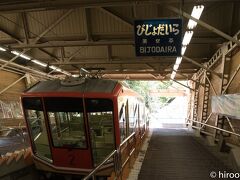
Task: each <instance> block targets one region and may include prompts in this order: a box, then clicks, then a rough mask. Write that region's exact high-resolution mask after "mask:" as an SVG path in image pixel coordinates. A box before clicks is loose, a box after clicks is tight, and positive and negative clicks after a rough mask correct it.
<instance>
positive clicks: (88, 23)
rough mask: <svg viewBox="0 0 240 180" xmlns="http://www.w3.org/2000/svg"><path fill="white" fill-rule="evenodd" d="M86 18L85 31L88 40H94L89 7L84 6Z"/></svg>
mask: <svg viewBox="0 0 240 180" xmlns="http://www.w3.org/2000/svg"><path fill="white" fill-rule="evenodd" d="M84 20H85V33H86V40H87V41H92V40H93V38H92V27H91V14H90V9H89V8H84Z"/></svg>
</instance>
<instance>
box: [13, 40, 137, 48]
mask: <svg viewBox="0 0 240 180" xmlns="http://www.w3.org/2000/svg"><path fill="white" fill-rule="evenodd" d="M133 44H134V42H133V41H132V40H112V41H109V40H100V41H49V42H45V43H38V44H35V43H30V44H19V45H18V44H15V45H10V47H11V48H13V49H19V48H20V49H22V48H51V47H74V46H107V45H133Z"/></svg>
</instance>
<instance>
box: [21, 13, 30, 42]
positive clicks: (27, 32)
mask: <svg viewBox="0 0 240 180" xmlns="http://www.w3.org/2000/svg"><path fill="white" fill-rule="evenodd" d="M21 17H22V22H23V30H24V36H25V43H26V44H28V43H29V28H28V22H27V17H26V13H25V12H22V13H21Z"/></svg>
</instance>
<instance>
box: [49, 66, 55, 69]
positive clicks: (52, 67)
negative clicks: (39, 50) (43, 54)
mask: <svg viewBox="0 0 240 180" xmlns="http://www.w3.org/2000/svg"><path fill="white" fill-rule="evenodd" d="M49 68H51V69H53V70H55V69H57V67H56V66H49Z"/></svg>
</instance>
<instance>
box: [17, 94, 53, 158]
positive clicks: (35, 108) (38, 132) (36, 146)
mask: <svg viewBox="0 0 240 180" xmlns="http://www.w3.org/2000/svg"><path fill="white" fill-rule="evenodd" d="M22 102H23V108H24V111H25V116H26V121H27V123H28V126H29V130H30V133H29V134H30V136H31V139H32V143H33V151H34V154H36V155H37V156H39V157H40V158H43V159H45V160H47V161H50V162H51V161H52V155H51V151H50V148H49V141H48V136H47V129H46V124H45V118H44V113H43V108H42V103H41V99H40V98H23V100H22Z"/></svg>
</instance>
